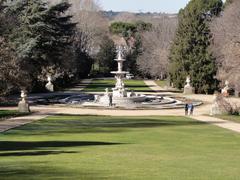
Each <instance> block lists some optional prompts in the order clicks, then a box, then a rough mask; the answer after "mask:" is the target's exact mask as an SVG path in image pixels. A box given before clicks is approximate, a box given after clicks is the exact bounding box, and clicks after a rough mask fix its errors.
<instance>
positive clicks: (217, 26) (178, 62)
mask: <svg viewBox="0 0 240 180" xmlns="http://www.w3.org/2000/svg"><path fill="white" fill-rule="evenodd" d="M71 5H72V6H71ZM238 7H240V3H239V1H238V0H228V1H227V2H226V3H225V4H224V5H223V3H222V1H221V0H191V1H190V2H189V3H188V4H187V6H186V7H185V8H184V9H182V10H180V12H179V14H178V17H174V16H171V17H169V16H164V15H163V16H161V17H155V16H151V15H149V16H147V15H145V16H139V15H136V14H133V13H120V14H119V15H118V16H117V17H115V18H116V19H115V20H113V21H110V19H107V18H106V17H104V13H103V12H102V11H101V8H100V5H98V4H97V3H96V1H95V0H68V1H61V0H51V1H50V0H49V1H48V2H46V1H45V0H21V1H20V0H12V1H8V0H1V1H0V95H1V94H2V95H3V94H6V93H8V92H11V91H13V90H19V89H24V88H25V89H28V90H34V89H38V90H40V89H41V88H43V87H44V84H45V82H46V79H47V76H48V75H51V76H52V77H53V79H54V81H55V84H57V86H59V87H61V86H66V85H68V84H69V82H70V81H73V80H75V79H79V78H84V77H86V76H88V75H97V74H101V75H105V76H106V75H109V72H110V71H111V70H113V69H114V68H115V66H116V64H115V62H114V61H113V59H114V58H115V56H116V51H115V46H116V44H118V42H116V39H118V40H119V39H120V41H122V40H124V43H125V45H126V46H127V47H128V51H127V53H126V57H125V58H126V60H127V61H126V63H125V70H127V71H130V72H131V73H133V74H134V75H135V76H139V77H148V78H158V79H165V78H167V77H168V78H169V79H170V80H171V82H172V83H173V84H174V86H175V87H177V88H182V87H183V86H184V84H185V80H186V76H188V75H190V76H191V79H192V84H193V86H194V87H195V88H196V92H197V93H212V92H213V91H214V90H216V89H218V88H219V82H224V81H225V80H228V81H229V82H230V85H231V86H232V87H233V88H234V89H235V92H236V95H238V94H239V91H240V84H239V78H240V77H239V67H240V66H239V62H240V61H239V59H238V58H239V56H240V55H239V41H240V39H239V33H240V31H239V23H240V21H239V16H240V15H239V12H238ZM222 10H223V11H222ZM109 24H110V25H109ZM116 37H117V38H116ZM220 85H221V83H220Z"/></svg>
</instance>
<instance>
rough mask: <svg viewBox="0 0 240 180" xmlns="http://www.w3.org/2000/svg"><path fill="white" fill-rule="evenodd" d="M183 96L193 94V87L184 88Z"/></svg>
mask: <svg viewBox="0 0 240 180" xmlns="http://www.w3.org/2000/svg"><path fill="white" fill-rule="evenodd" d="M183 94H194V89H193V87H191V86H190V87H188V86H185V87H184V92H183Z"/></svg>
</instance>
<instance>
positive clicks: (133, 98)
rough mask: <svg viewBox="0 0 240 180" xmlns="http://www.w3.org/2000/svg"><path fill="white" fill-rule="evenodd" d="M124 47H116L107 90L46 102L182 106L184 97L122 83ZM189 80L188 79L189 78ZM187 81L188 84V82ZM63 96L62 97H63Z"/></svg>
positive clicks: (157, 106) (65, 96) (129, 107)
mask: <svg viewBox="0 0 240 180" xmlns="http://www.w3.org/2000/svg"><path fill="white" fill-rule="evenodd" d="M123 51H124V48H123V47H122V46H119V47H118V48H117V58H116V59H115V61H117V64H118V69H117V71H112V72H111V73H112V74H113V75H114V76H115V79H116V83H115V87H114V88H112V89H111V90H109V89H108V88H106V89H105V93H103V94H86V93H81V94H79V93H75V94H74V93H72V94H71V93H70V94H66V93H64V94H60V95H59V97H58V95H55V96H54V98H53V99H51V98H47V99H46V102H47V103H50V104H51V103H53V104H66V105H72V106H76V107H94V108H98V107H99V108H105V107H113V108H123V109H176V108H184V106H185V103H184V101H185V100H184V99H182V98H181V99H177V98H173V97H167V96H165V95H164V94H144V95H143V94H138V93H136V92H134V91H133V90H131V91H129V90H128V89H127V88H126V87H125V84H124V78H125V75H126V74H128V72H126V71H123V63H124V61H125V59H124V58H123V56H124V53H123ZM189 81H190V80H189ZM189 81H188V84H190V82H189ZM63 96H64V98H63ZM193 104H194V106H197V105H200V104H202V102H197V101H196V102H193Z"/></svg>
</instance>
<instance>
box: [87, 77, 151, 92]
mask: <svg viewBox="0 0 240 180" xmlns="http://www.w3.org/2000/svg"><path fill="white" fill-rule="evenodd" d="M115 83H116V81H115V80H114V79H95V80H93V81H92V83H91V84H89V85H88V86H87V87H86V88H85V89H84V91H86V92H105V89H106V88H109V90H110V89H111V88H113V87H114V86H115ZM124 83H125V86H126V87H127V88H128V89H129V90H134V91H137V92H142V91H151V89H150V88H149V87H148V86H147V85H146V84H145V83H144V82H143V81H142V80H124Z"/></svg>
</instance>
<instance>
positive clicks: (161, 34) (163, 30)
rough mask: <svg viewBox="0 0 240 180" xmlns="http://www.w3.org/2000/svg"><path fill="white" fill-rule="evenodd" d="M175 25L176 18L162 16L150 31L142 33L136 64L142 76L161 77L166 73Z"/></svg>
mask: <svg viewBox="0 0 240 180" xmlns="http://www.w3.org/2000/svg"><path fill="white" fill-rule="evenodd" d="M176 27H177V19H176V18H169V17H163V18H161V19H159V20H158V22H157V23H155V24H154V26H153V28H152V29H151V30H150V31H146V32H144V33H142V35H141V36H142V45H143V53H142V55H141V56H140V57H139V58H138V59H137V65H138V68H139V69H140V71H141V73H142V74H143V75H144V76H150V77H152V78H160V79H163V78H165V77H166V76H167V75H168V64H169V58H168V57H169V53H170V45H171V42H172V40H173V39H174V36H175V31H176Z"/></svg>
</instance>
